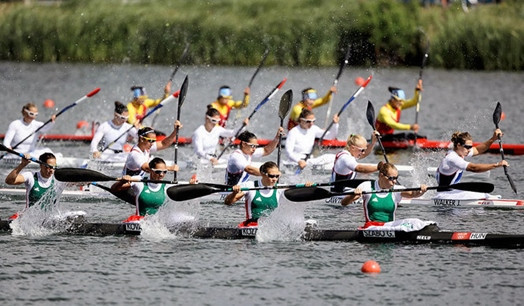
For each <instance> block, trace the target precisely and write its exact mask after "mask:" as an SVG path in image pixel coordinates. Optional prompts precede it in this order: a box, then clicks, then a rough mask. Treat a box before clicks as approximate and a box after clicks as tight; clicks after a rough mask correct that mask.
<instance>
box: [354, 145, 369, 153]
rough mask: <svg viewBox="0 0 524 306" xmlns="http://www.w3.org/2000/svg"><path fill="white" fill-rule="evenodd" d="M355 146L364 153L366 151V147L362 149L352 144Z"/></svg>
mask: <svg viewBox="0 0 524 306" xmlns="http://www.w3.org/2000/svg"><path fill="white" fill-rule="evenodd" d="M353 147H355V148H357V149H358V150H360V153H364V152H366V149H362V148H361V147H357V146H353Z"/></svg>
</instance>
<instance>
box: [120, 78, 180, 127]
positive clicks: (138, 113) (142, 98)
mask: <svg viewBox="0 0 524 306" xmlns="http://www.w3.org/2000/svg"><path fill="white" fill-rule="evenodd" d="M131 91H132V92H133V100H131V102H129V103H128V104H127V110H128V112H129V118H128V119H127V123H129V124H133V125H134V124H135V122H136V121H137V120H138V121H139V122H140V121H141V120H142V118H143V117H144V116H145V115H146V114H147V109H148V108H149V107H154V106H157V105H158V104H160V102H162V100H164V99H165V98H167V97H169V94H170V92H171V81H169V82H167V84H166V86H165V87H164V96H163V97H162V99H150V98H149V97H148V96H147V95H146V91H145V89H144V87H143V86H133V87H131ZM140 123H141V124H142V122H140Z"/></svg>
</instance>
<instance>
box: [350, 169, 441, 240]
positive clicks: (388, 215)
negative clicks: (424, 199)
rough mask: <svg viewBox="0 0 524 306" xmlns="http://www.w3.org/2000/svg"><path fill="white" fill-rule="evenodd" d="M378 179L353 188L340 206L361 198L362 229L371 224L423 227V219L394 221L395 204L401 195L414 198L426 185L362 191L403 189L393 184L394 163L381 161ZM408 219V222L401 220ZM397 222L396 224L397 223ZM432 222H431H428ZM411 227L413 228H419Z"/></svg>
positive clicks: (394, 180)
mask: <svg viewBox="0 0 524 306" xmlns="http://www.w3.org/2000/svg"><path fill="white" fill-rule="evenodd" d="M378 170H379V174H378V180H376V181H366V182H364V183H362V184H360V185H359V186H358V187H357V188H355V190H354V194H350V195H347V196H346V197H344V199H342V202H341V204H342V206H346V205H349V204H351V203H353V202H355V201H356V200H358V199H360V198H362V199H363V201H364V202H363V206H364V216H365V218H366V223H365V224H364V226H363V227H362V228H363V229H366V228H369V227H371V226H388V227H389V226H392V227H394V226H405V224H409V225H410V226H420V227H424V226H426V225H428V224H427V223H426V222H425V221H421V220H418V219H404V220H399V221H402V222H395V219H396V218H395V212H396V210H397V205H398V203H400V200H401V199H402V197H405V198H416V197H420V196H422V195H423V194H424V193H425V192H426V190H427V186H426V185H424V184H422V185H420V190H416V191H402V192H383V193H366V194H363V193H362V192H363V191H365V192H371V191H375V190H389V189H393V188H394V189H404V188H405V187H403V186H400V185H395V183H396V182H397V179H398V170H397V167H395V165H393V164H390V163H382V164H380V166H379V169H378ZM405 220H408V222H403V221H405ZM397 223H398V224H397ZM430 223H432V222H430ZM419 229H421V228H418V229H413V230H419Z"/></svg>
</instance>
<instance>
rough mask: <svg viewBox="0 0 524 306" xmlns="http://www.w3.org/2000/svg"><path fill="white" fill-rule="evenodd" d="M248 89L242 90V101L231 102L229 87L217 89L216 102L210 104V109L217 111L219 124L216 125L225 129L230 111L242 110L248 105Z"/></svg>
mask: <svg viewBox="0 0 524 306" xmlns="http://www.w3.org/2000/svg"><path fill="white" fill-rule="evenodd" d="M249 93H250V89H249V87H246V89H244V99H243V100H242V101H235V100H233V93H232V91H231V87H229V86H227V85H224V86H222V87H220V88H219V89H218V97H217V99H216V101H214V102H211V104H210V105H211V107H212V108H214V109H216V110H218V112H219V113H220V122H219V123H218V125H220V126H221V127H225V126H226V123H227V119H229V113H231V110H232V109H238V108H244V107H247V106H248V105H249Z"/></svg>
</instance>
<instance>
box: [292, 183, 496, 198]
mask: <svg viewBox="0 0 524 306" xmlns="http://www.w3.org/2000/svg"><path fill="white" fill-rule="evenodd" d="M448 188H453V189H459V190H466V191H475V192H486V193H490V192H492V191H493V189H495V186H494V185H493V184H491V183H484V182H468V183H458V184H453V185H449V186H433V187H428V188H427V189H428V190H430V189H437V190H447V189H448ZM417 190H420V187H417V188H405V189H381V190H374V191H363V192H362V194H371V193H387V192H403V191H417ZM351 194H355V192H354V191H351V192H331V191H329V190H326V189H323V188H317V187H307V188H301V189H298V188H296V189H288V190H286V191H285V192H284V195H285V196H286V198H288V199H289V200H290V201H293V202H307V201H314V200H322V199H326V198H330V197H333V196H341V195H351Z"/></svg>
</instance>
